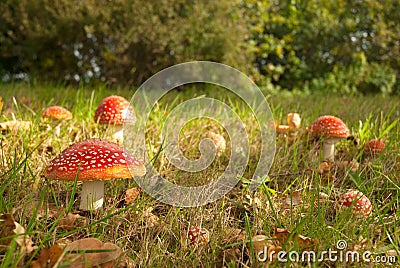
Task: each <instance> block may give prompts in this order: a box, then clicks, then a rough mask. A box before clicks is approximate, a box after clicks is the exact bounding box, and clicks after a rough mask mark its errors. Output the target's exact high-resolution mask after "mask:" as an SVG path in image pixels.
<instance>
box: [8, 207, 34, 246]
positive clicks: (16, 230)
mask: <svg viewBox="0 0 400 268" xmlns="http://www.w3.org/2000/svg"><path fill="white" fill-rule="evenodd" d="M0 227H1V229H0V238H6V237H7V238H6V239H2V240H0V245H4V246H8V245H9V244H10V243H11V241H12V239H15V242H16V243H17V244H18V246H19V247H20V248H21V250H22V252H24V253H31V252H32V251H34V250H35V248H36V247H34V246H33V241H32V240H31V238H30V237H29V236H28V235H26V234H25V228H24V227H22V226H21V225H20V224H19V223H18V222H15V221H14V217H13V216H12V215H11V214H3V215H1V216H0ZM15 235H18V236H16V237H15ZM10 236H14V237H10Z"/></svg>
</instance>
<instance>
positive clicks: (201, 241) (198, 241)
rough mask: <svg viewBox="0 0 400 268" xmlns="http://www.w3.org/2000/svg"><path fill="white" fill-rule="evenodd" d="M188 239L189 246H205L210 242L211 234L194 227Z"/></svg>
mask: <svg viewBox="0 0 400 268" xmlns="http://www.w3.org/2000/svg"><path fill="white" fill-rule="evenodd" d="M187 237H188V239H189V245H191V246H200V245H205V244H207V243H208V241H210V233H209V232H208V230H207V229H205V228H199V227H197V226H192V227H191V228H190V229H189V231H188V233H187Z"/></svg>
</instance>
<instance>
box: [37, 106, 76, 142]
mask: <svg viewBox="0 0 400 268" xmlns="http://www.w3.org/2000/svg"><path fill="white" fill-rule="evenodd" d="M42 118H50V119H52V120H69V119H71V118H72V113H71V112H70V111H68V110H67V109H65V108H64V107H61V106H50V107H48V108H47V109H46V110H44V112H43V114H42ZM54 131H55V135H56V136H60V132H61V126H60V124H58V125H57V126H56V127H55V130H54Z"/></svg>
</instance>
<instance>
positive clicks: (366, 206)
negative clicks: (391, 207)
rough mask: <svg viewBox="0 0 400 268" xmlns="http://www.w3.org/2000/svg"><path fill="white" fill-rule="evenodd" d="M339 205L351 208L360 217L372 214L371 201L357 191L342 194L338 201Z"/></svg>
mask: <svg viewBox="0 0 400 268" xmlns="http://www.w3.org/2000/svg"><path fill="white" fill-rule="evenodd" d="M338 203H339V205H342V206H345V207H352V209H353V211H354V212H355V213H356V214H359V215H362V216H365V217H367V216H369V215H370V214H371V213H372V205H371V201H370V200H369V199H368V197H366V196H365V195H364V194H363V193H362V192H360V191H357V190H350V191H348V192H347V193H345V194H343V195H342V196H341V197H340V199H339V201H338Z"/></svg>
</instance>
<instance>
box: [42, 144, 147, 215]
mask: <svg viewBox="0 0 400 268" xmlns="http://www.w3.org/2000/svg"><path fill="white" fill-rule="evenodd" d="M145 173H146V168H145V166H144V165H143V163H142V162H141V161H139V160H138V159H137V158H135V157H133V156H132V155H130V154H129V153H128V152H127V151H126V150H125V149H123V148H122V147H120V146H118V145H117V144H115V143H112V142H109V141H106V140H102V139H96V138H94V139H88V140H84V141H80V142H78V143H75V144H73V145H71V146H70V147H68V148H67V149H65V150H64V151H63V152H61V153H60V154H59V155H58V156H57V157H56V158H54V159H53V160H52V161H51V162H50V164H49V165H48V166H47V168H46V171H45V177H46V178H48V179H56V180H69V181H74V180H75V179H77V180H78V181H82V193H81V203H80V209H82V210H96V209H99V208H101V207H102V206H103V202H104V200H103V199H104V181H105V180H112V179H125V178H131V177H133V176H143V175H145Z"/></svg>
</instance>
